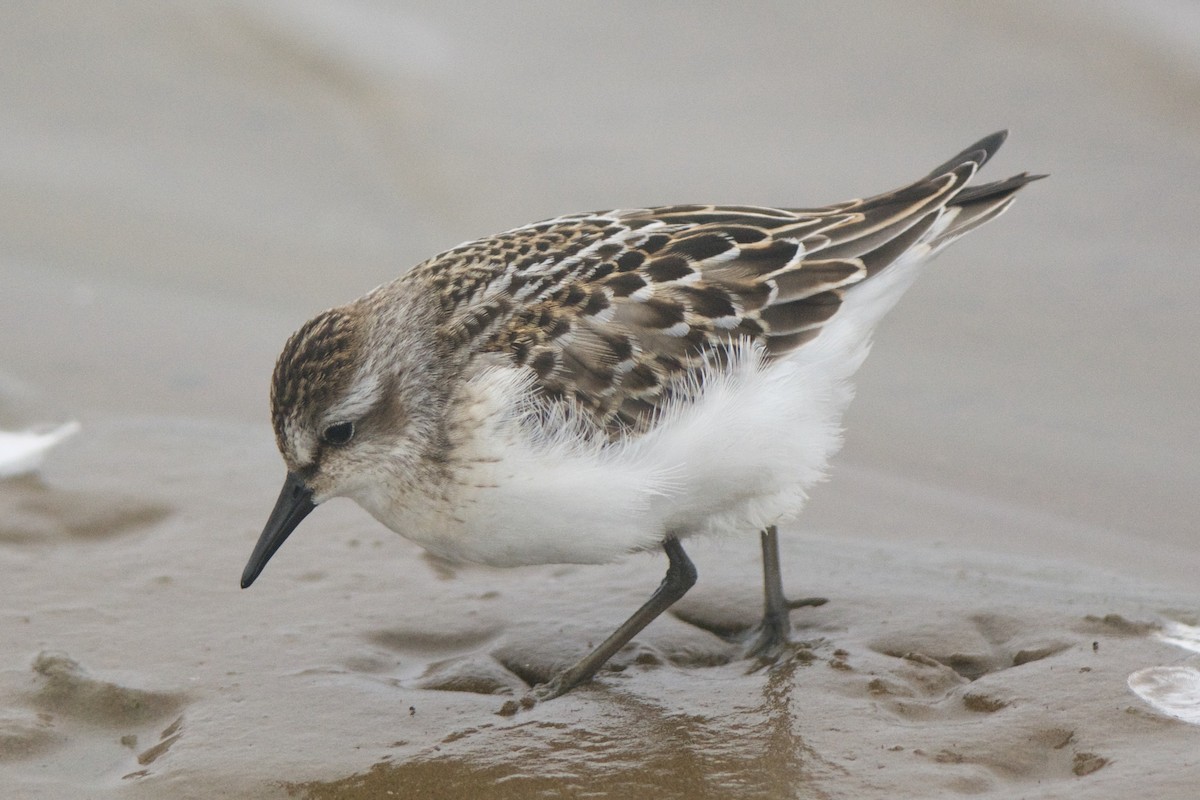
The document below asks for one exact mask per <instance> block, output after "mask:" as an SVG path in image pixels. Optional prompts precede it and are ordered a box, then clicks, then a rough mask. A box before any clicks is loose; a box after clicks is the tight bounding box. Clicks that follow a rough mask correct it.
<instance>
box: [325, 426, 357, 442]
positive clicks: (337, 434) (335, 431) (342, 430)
mask: <svg viewBox="0 0 1200 800" xmlns="http://www.w3.org/2000/svg"><path fill="white" fill-rule="evenodd" d="M321 438H323V439H324V440H325V441H326V442H328V443H329V444H332V445H341V444H345V443H346V442H348V441H350V440H351V439H353V438H354V423H353V422H339V423H337V424H334V425H330V426H329V427H328V428H326V429H325V433H323V434H322V435H321Z"/></svg>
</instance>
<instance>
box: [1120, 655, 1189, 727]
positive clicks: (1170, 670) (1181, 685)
mask: <svg viewBox="0 0 1200 800" xmlns="http://www.w3.org/2000/svg"><path fill="white" fill-rule="evenodd" d="M1129 688H1130V689H1132V690H1133V693H1134V694H1136V695H1137V696H1138V697H1140V698H1142V699H1143V700H1145V701H1146V702H1147V703H1149V704H1150V705H1151V706H1153V707H1154V709H1155V710H1156V711H1158V712H1159V713H1161V714H1166V715H1167V716H1169V717H1174V718H1175V719H1180V720H1183V721H1184V722H1190V723H1192V724H1193V725H1200V670H1198V669H1196V668H1195V667H1189V666H1178V667H1147V668H1146V669H1139V670H1138V671H1137V672H1135V673H1133V674H1132V675H1130V676H1129Z"/></svg>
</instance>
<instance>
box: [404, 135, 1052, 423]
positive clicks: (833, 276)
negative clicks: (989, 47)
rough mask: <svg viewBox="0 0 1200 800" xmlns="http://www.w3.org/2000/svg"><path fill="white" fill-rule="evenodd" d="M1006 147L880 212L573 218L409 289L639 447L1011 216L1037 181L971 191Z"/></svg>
mask: <svg viewBox="0 0 1200 800" xmlns="http://www.w3.org/2000/svg"><path fill="white" fill-rule="evenodd" d="M1003 139H1004V135H1003V134H1002V133H1001V134H993V135H992V136H990V137H987V138H985V139H983V140H981V141H980V142H978V143H976V144H975V145H972V146H971V147H970V148H967V149H966V150H964V151H963V152H962V153H960V154H958V155H957V156H955V157H954V158H952V159H950V160H949V161H947V162H946V163H944V164H942V165H940V166H939V167H938V168H937V169H935V170H934V171H933V172H931V173H930V174H929V175H927V176H926V177H924V178H922V179H921V180H918V181H916V182H915V183H913V184H910V185H908V186H905V187H903V188H901V189H898V190H896V191H893V192H889V193H887V194H882V195H878V196H875V197H871V198H866V199H862V200H853V201H849V202H845V203H840V204H837V205H832V206H826V207H822V208H813V209H778V208H761V207H756V206H714V205H685V206H662V207H656V208H645V209H630V210H619V211H610V212H598V213H592V214H578V215H573V216H568V217H560V218H557V219H553V220H547V221H545V222H540V223H536V224H533V225H529V226H525V227H522V228H517V229H515V230H512V231H508V232H506V233H502V234H499V235H497V236H493V237H490V238H487V239H481V240H479V241H475V242H469V243H466V244H463V245H460V246H459V247H457V248H454V249H453V250H450V251H448V252H446V253H443V254H442V255H440V256H438V257H436V258H434V259H431V260H430V261H428V262H426V263H424V264H422V265H420V266H419V267H417V268H415V269H414V270H413V272H412V273H411V274H410V277H412V278H413V279H414V280H421V281H422V282H424V283H426V284H427V285H428V287H429V288H430V289H431V290H432V291H433V293H434V294H435V295H436V296H437V297H438V298H439V302H440V303H441V304H442V306H443V316H444V318H445V319H446V323H445V325H444V329H443V334H444V335H445V336H447V337H449V338H451V339H453V340H454V341H455V343H456V344H457V345H460V346H462V347H468V348H472V349H474V350H475V351H477V352H480V353H498V354H502V355H504V356H506V357H507V358H508V359H510V361H511V363H513V364H516V365H519V366H522V367H526V368H528V369H529V370H531V372H532V373H533V375H534V376H535V377H536V383H537V386H538V387H539V389H540V391H541V393H542V396H543V397H544V399H546V400H547V401H548V402H555V401H565V402H570V403H572V404H574V405H576V406H577V407H578V408H580V409H583V410H586V411H587V412H590V414H591V416H592V418H593V419H594V420H595V421H596V423H597V425H599V426H600V427H602V428H603V429H605V430H606V431H608V432H609V434H610V435H613V436H617V435H624V434H628V433H630V432H637V431H641V430H645V429H646V428H647V427H648V426H649V425H650V424H651V422H652V421H653V418H654V415H655V414H656V413H657V411H658V409H660V408H661V407H662V405H663V403H664V402H667V401H668V400H670V398H671V397H672V396H674V394H675V393H677V392H679V391H680V390H681V387H684V386H691V385H693V384H694V381H695V380H696V379H697V376H699V375H701V374H702V373H703V371H704V370H703V368H704V367H705V365H707V364H709V363H710V362H711V361H713V360H714V359H721V358H724V357H725V356H726V355H727V354H728V351H729V348H730V347H731V346H732V344H733V343H734V342H735V341H737V340H739V339H746V338H748V339H752V340H756V341H759V342H761V343H762V344H763V345H764V346H765V348H766V351H767V353H768V354H769V356H770V357H775V358H778V357H782V356H785V355H786V354H788V353H790V352H793V351H795V350H796V349H797V348H799V347H802V346H803V345H804V344H805V343H807V342H809V341H811V340H812V339H814V338H815V337H816V336H817V335H818V334H819V333H820V331H821V329H822V326H824V325H825V323H826V322H828V321H829V320H830V319H831V318H832V317H833V316H834V315H835V314H836V313H837V312H838V310H839V308H840V306H841V303H842V299H843V297H844V294H845V292H846V291H847V290H848V289H849V288H850V287H852V286H854V285H855V284H858V283H860V282H862V281H864V280H868V279H870V278H871V277H872V276H873V275H876V274H878V273H879V272H880V271H882V270H884V269H885V268H886V267H887V266H888V265H889V264H892V263H893V262H895V261H896V260H897V259H899V258H901V257H902V256H904V255H905V254H906V253H910V252H914V251H917V250H923V251H932V250H933V249H936V248H937V247H939V246H941V245H942V244H944V243H946V242H948V241H950V240H951V239H953V238H955V237H956V236H958V235H961V233H962V232H965V230H969V229H970V228H971V227H974V226H976V225H978V224H981V223H982V222H984V221H986V220H987V219H991V218H992V217H994V216H995V215H996V214H998V213H1000V212H1001V211H1003V210H1004V208H1005V207H1007V205H1008V203H1009V202H1010V201H1011V199H1012V195H1013V193H1014V192H1015V191H1017V190H1018V189H1019V188H1020V187H1021V186H1023V185H1025V183H1028V182H1029V181H1030V180H1034V179H1035V178H1036V177H1038V176H1028V175H1024V174H1022V175H1018V176H1014V177H1012V178H1009V179H1007V180H1004V181H999V182H996V183H992V184H984V185H981V186H976V187H972V188H970V189H964V187H965V186H966V184H967V182H968V181H969V180H970V179H971V178H972V177H973V176H974V174H975V172H976V171H977V170H978V169H979V167H980V166H981V165H982V164H983V163H985V162H986V161H987V160H988V159H989V158H990V157H991V155H992V154H993V153H994V152H995V150H996V149H997V148H998V147H999V145H1000V143H1001V142H1002V141H1003Z"/></svg>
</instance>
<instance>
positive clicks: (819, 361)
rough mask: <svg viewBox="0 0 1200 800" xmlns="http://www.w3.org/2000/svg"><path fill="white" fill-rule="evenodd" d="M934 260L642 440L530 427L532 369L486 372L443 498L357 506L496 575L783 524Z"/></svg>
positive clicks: (750, 364) (754, 361)
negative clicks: (500, 569) (857, 377)
mask: <svg viewBox="0 0 1200 800" xmlns="http://www.w3.org/2000/svg"><path fill="white" fill-rule="evenodd" d="M928 255H929V251H928V248H927V247H918V248H917V249H916V250H915V252H913V253H912V255H911V256H910V257H907V258H904V259H902V260H900V261H898V262H897V263H895V264H893V265H892V266H891V267H889V268H888V269H887V270H885V271H884V272H883V273H881V274H880V275H878V276H876V277H875V278H873V279H872V280H871V281H868V282H866V283H864V284H862V285H860V286H856V287H854V288H853V289H852V290H851V291H849V292H848V293H847V295H846V299H845V302H844V303H843V308H842V309H841V310H840V312H839V313H838V314H837V315H836V316H835V318H834V319H833V320H831V321H830V322H829V323H827V324H826V326H825V328H824V330H823V331H822V332H821V334H820V335H819V336H818V337H817V338H816V339H815V340H814V341H812V342H810V343H808V344H807V345H805V346H804V347H801V348H799V349H798V350H797V351H796V352H794V353H793V354H792V355H790V356H789V357H788V358H786V359H782V360H778V361H774V362H769V361H766V360H765V358H764V352H763V350H762V348H761V347H760V346H758V345H750V344H747V345H745V346H743V347H741V348H738V349H737V350H736V352H735V353H734V355H733V357H732V358H731V359H730V360H729V363H728V364H727V365H726V366H724V367H722V368H714V370H713V372H711V373H710V374H708V375H706V376H705V377H704V380H703V381H702V388H699V389H697V391H696V392H695V393H693V394H692V395H691V396H690V397H687V398H686V399H685V400H683V401H680V402H677V403H675V404H674V405H671V406H669V407H667V408H666V409H665V411H664V413H663V415H662V417H661V418H660V421H659V422H658V423H657V424H656V425H655V426H654V427H653V429H652V430H650V431H648V432H647V433H646V434H644V435H643V436H641V437H638V438H636V439H632V440H627V441H623V442H618V443H616V444H613V443H610V442H607V441H605V440H601V439H598V438H596V437H595V436H592V435H590V434H589V433H588V432H587V431H586V429H585V428H583V427H582V426H581V425H579V424H573V423H572V421H571V418H572V415H571V414H570V413H569V412H564V413H561V414H557V415H554V416H553V417H551V418H549V419H547V418H544V417H542V416H539V415H538V413H537V412H535V411H534V410H533V404H532V402H531V399H530V398H531V392H532V385H531V382H530V377H529V375H528V373H527V372H525V371H523V370H519V369H517V368H509V367H490V368H488V369H485V370H483V371H481V372H480V373H479V374H478V375H476V376H475V377H474V378H472V379H471V380H470V381H469V382H468V384H467V389H466V392H465V394H464V395H463V396H462V398H461V399H462V402H461V403H460V404H459V412H458V415H457V418H456V419H457V424H456V426H455V427H456V429H457V430H460V431H463V432H464V435H465V436H466V437H467V438H466V439H465V440H464V441H460V442H457V443H455V444H456V446H455V447H454V453H455V456H456V457H455V461H454V463H453V464H452V469H453V470H454V480H453V481H452V485H451V486H450V487H449V488H448V490H447V491H446V493H445V494H443V495H442V496H441V497H439V498H428V497H422V498H420V499H419V501H417V502H413V500H414V498H400V497H394V496H380V495H376V496H373V497H359V498H358V499H359V502H360V503H362V505H363V506H364V507H365V508H367V509H368V511H370V512H371V513H372V514H374V515H375V516H376V518H377V519H379V520H380V521H381V522H383V523H384V524H385V525H387V526H388V527H390V528H392V529H393V530H396V531H400V532H403V533H404V534H405V535H406V536H407V537H409V538H411V539H413V540H414V541H416V542H417V543H419V544H421V545H422V546H423V547H425V548H426V549H428V550H430V551H432V552H434V553H437V554H440V555H443V556H446V557H449V558H454V559H460V560H466V561H473V562H477V563H483V564H490V565H493V566H515V565H520V564H536V563H602V562H606V561H611V560H613V559H616V558H618V557H620V556H621V555H623V554H625V553H628V552H631V551H635V550H642V549H646V548H650V547H654V546H656V545H658V544H659V543H661V542H662V540H663V538H664V537H665V536H667V535H668V534H670V535H674V536H677V537H679V538H686V537H688V536H692V535H695V534H721V533H734V532H736V533H741V534H744V533H746V532H747V531H750V532H754V531H758V530H761V529H762V528H764V527H766V526H767V525H772V524H776V523H779V522H782V521H785V520H787V519H790V518H792V517H794V516H795V515H796V514H798V513H799V512H800V511H801V509H802V508H803V506H804V503H805V501H806V500H807V492H808V490H809V489H810V488H811V487H812V485H813V484H815V483H816V482H817V481H819V480H820V479H821V478H822V477H823V476H824V473H825V468H826V465H827V463H828V461H829V458H830V457H831V456H832V455H833V454H834V453H836V452H837V450H838V449H839V447H840V446H841V429H840V420H841V415H842V412H843V411H844V410H845V408H846V406H847V405H848V404H849V402H850V400H851V398H852V397H853V389H852V387H851V385H850V382H849V379H850V377H851V376H852V375H853V374H854V372H855V370H857V369H858V367H859V365H860V364H861V363H862V361H863V359H864V358H865V357H866V354H867V350H868V349H869V340H870V335H871V332H872V330H873V329H874V327H875V324H876V323H877V322H878V321H879V319H880V317H882V316H883V314H884V313H886V311H887V310H888V309H889V308H891V306H892V305H893V304H894V303H895V302H896V300H897V299H898V298H899V296H900V295H901V294H902V293H903V291H904V290H905V289H906V288H907V287H908V286H909V285H910V284H911V283H912V280H913V279H914V278H915V273H916V272H917V270H916V269H915V268H916V266H917V265H918V263H919V262H920V261H922V260H924V258H925V257H927V256H928ZM685 394H686V393H685Z"/></svg>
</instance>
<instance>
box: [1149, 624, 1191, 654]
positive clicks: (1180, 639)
mask: <svg viewBox="0 0 1200 800" xmlns="http://www.w3.org/2000/svg"><path fill="white" fill-rule="evenodd" d="M1154 638H1156V639H1158V640H1159V641H1160V642H1165V643H1166V644H1173V645H1175V646H1176V647H1182V648H1183V649H1184V650H1191V651H1192V652H1193V653H1200V627H1197V626H1195V625H1185V624H1183V623H1182V622H1175V621H1174V620H1171V621H1168V622H1165V623H1163V626H1162V628H1160V629H1159V630H1158V631H1156V632H1155V633H1154Z"/></svg>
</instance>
